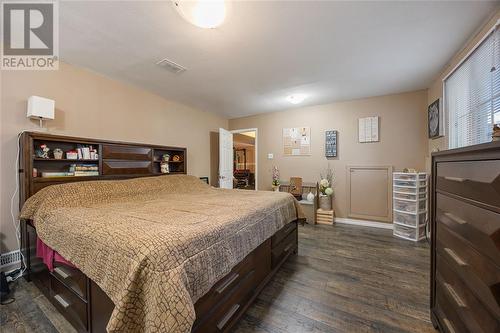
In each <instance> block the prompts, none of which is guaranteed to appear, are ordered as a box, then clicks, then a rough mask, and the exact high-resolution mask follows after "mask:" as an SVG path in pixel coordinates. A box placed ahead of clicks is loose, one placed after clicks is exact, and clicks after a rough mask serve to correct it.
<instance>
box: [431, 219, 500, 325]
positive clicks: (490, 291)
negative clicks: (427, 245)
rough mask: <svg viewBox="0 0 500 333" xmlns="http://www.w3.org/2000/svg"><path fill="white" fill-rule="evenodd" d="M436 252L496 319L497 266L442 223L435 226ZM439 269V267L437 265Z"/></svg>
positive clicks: (499, 299)
mask: <svg viewBox="0 0 500 333" xmlns="http://www.w3.org/2000/svg"><path fill="white" fill-rule="evenodd" d="M437 235H438V240H437V244H436V251H437V253H438V255H439V256H440V258H441V260H444V261H446V262H447V263H448V266H449V267H451V268H452V269H453V271H454V272H455V274H456V275H457V276H458V277H460V278H461V279H462V281H464V283H465V284H466V285H467V286H468V287H469V288H470V290H472V291H473V293H474V294H475V295H476V297H477V298H478V299H479V300H480V301H481V302H482V303H484V305H485V306H486V307H487V308H488V309H489V310H490V311H491V312H492V313H493V314H495V315H496V316H497V317H498V318H500V268H499V267H498V266H496V265H495V264H494V263H493V262H492V261H490V260H489V259H487V258H486V257H484V256H483V255H481V254H480V253H479V252H477V251H476V250H474V249H472V248H471V247H470V246H469V245H467V243H466V242H465V241H464V240H463V239H462V238H461V237H459V236H458V235H456V234H455V233H453V232H452V231H451V230H450V229H448V228H447V227H446V226H445V225H443V224H439V225H438V227H437ZM438 270H439V266H438Z"/></svg>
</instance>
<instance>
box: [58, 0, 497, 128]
mask: <svg viewBox="0 0 500 333" xmlns="http://www.w3.org/2000/svg"><path fill="white" fill-rule="evenodd" d="M498 6H499V5H498V2H483V1H471V2H464V1H455V2H449V1H434V2H425V1H410V2H405V1H403V2H320V1H307V2H306V1H304V2H298V1H290V2H283V1H277V2H271V1H240V2H234V3H232V4H231V7H230V11H229V13H228V16H227V19H226V21H225V22H224V24H223V25H222V26H220V27H219V28H216V29H200V28H197V27H195V26H193V25H191V24H190V23H188V22H187V21H185V20H184V19H183V18H182V17H181V16H180V15H179V14H178V13H177V12H176V11H175V10H174V8H173V6H172V4H171V2H170V1H151V2H146V1H122V2H115V1H64V2H61V3H60V8H59V12H60V29H59V30H60V55H61V59H62V60H63V61H65V62H68V63H71V64H74V65H77V66H81V67H85V68H89V69H91V70H93V71H96V72H99V73H101V74H103V75H106V76H108V77H111V78H114V79H117V80H121V81H124V82H127V83H130V84H133V85H136V86H139V87H142V88H143V89H146V90H148V91H151V92H154V93H156V94H159V95H161V96H163V97H165V98H167V99H171V100H174V101H177V102H180V103H183V104H186V105H189V106H191V107H194V108H197V109H200V110H204V111H210V112H215V113H218V114H221V115H223V116H226V117H228V118H237V117H241V116H246V115H252V114H257V113H263V112H272V111H278V110H284V109H289V108H292V107H300V106H304V105H315V104H324V103H329V102H334V101H341V100H349V99H356V98H362V97H369V96H377V95H385V94H391V93H398V92H404V91H411V90H417V89H423V88H427V87H428V86H429V84H430V83H431V81H432V79H434V78H435V77H436V75H437V74H438V73H439V71H440V70H441V69H442V68H443V66H444V65H445V64H446V62H447V61H448V60H449V59H450V58H451V57H452V56H453V55H454V54H455V53H456V52H457V51H458V50H459V49H460V48H461V46H463V44H464V43H465V42H466V41H467V39H468V38H469V37H470V36H471V35H472V34H473V33H474V32H475V31H476V29H477V28H478V27H479V26H480V25H481V24H482V23H483V22H484V20H486V19H487V18H488V17H489V16H490V15H491V14H492V13H493V12H494V10H496V9H498ZM163 58H168V59H169V60H172V61H174V62H176V63H178V64H180V65H182V66H184V67H186V68H187V71H185V72H183V73H180V74H173V73H171V72H169V71H167V70H165V69H164V68H161V67H159V66H157V65H155V63H156V62H158V61H159V60H161V59H163ZM294 93H303V94H306V95H307V96H308V97H307V99H306V100H305V101H304V102H303V103H301V104H299V105H292V104H290V103H289V102H288V101H287V100H286V97H287V96H288V95H290V94H294Z"/></svg>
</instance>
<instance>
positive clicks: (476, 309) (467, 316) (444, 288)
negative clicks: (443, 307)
mask: <svg viewBox="0 0 500 333" xmlns="http://www.w3.org/2000/svg"><path fill="white" fill-rule="evenodd" d="M437 291H439V292H441V293H442V294H443V297H445V298H447V299H448V300H449V302H450V303H451V304H452V306H453V308H454V311H456V312H457V313H458V314H459V315H460V318H462V321H463V323H464V324H465V326H467V328H468V330H469V331H470V332H477V333H481V332H484V333H491V332H499V331H500V321H499V318H495V316H494V315H493V314H492V313H491V312H489V311H488V310H487V308H486V307H485V306H484V304H483V303H482V302H481V301H480V300H478V299H477V297H476V296H475V295H474V294H473V293H472V291H471V290H470V289H469V288H468V287H467V286H466V285H465V284H464V283H463V281H462V280H461V279H460V278H459V277H458V276H457V275H456V274H455V272H454V271H453V270H452V269H451V267H450V266H449V265H448V263H447V262H446V261H445V260H443V258H441V256H440V255H439V254H438V255H437Z"/></svg>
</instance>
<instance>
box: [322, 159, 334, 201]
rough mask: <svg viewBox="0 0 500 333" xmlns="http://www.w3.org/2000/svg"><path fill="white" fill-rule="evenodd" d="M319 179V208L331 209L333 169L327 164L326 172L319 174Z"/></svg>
mask: <svg viewBox="0 0 500 333" xmlns="http://www.w3.org/2000/svg"><path fill="white" fill-rule="evenodd" d="M320 177H321V180H320V182H319V192H320V194H319V208H321V209H323V210H332V196H333V188H332V185H333V170H332V169H331V168H330V165H328V169H326V173H325V175H324V176H323V174H320Z"/></svg>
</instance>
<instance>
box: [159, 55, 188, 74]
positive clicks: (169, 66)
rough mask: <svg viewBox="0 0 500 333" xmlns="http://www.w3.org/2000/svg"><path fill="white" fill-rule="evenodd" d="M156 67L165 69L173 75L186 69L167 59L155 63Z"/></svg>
mask: <svg viewBox="0 0 500 333" xmlns="http://www.w3.org/2000/svg"><path fill="white" fill-rule="evenodd" d="M156 64H157V65H158V66H160V67H163V68H165V69H166V70H167V71H169V72H171V73H174V74H179V73H182V72H184V71H186V67H183V66H181V65H179V64H177V63H175V62H173V61H171V60H168V59H162V60H160V61H158V62H157V63H156Z"/></svg>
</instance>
